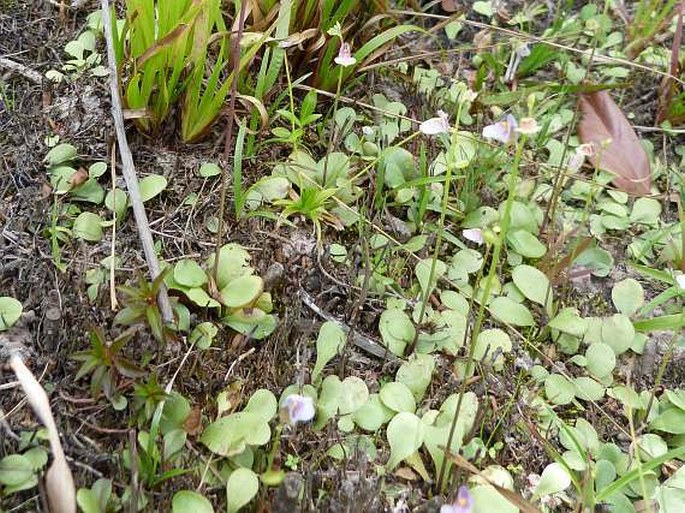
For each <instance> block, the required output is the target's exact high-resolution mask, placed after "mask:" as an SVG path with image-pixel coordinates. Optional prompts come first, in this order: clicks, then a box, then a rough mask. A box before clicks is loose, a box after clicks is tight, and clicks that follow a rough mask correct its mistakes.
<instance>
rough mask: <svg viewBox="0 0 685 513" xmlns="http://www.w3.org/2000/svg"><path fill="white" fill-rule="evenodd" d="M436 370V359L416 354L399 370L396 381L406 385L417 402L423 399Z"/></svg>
mask: <svg viewBox="0 0 685 513" xmlns="http://www.w3.org/2000/svg"><path fill="white" fill-rule="evenodd" d="M434 369H435V359H434V358H433V357H432V356H431V355H428V354H419V353H414V354H413V355H412V356H410V357H409V359H407V361H405V362H404V363H402V365H401V366H400V368H399V369H398V370H397V375H396V376H395V380H396V381H398V382H400V383H404V384H405V385H406V386H407V388H409V390H411V393H412V394H413V395H414V399H415V400H416V401H420V400H421V399H423V395H424V394H425V393H426V389H427V388H428V385H430V382H431V378H432V376H433V370H434Z"/></svg>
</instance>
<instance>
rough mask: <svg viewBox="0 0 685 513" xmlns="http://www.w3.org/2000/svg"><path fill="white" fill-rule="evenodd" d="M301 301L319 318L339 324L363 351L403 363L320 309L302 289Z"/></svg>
mask: <svg viewBox="0 0 685 513" xmlns="http://www.w3.org/2000/svg"><path fill="white" fill-rule="evenodd" d="M300 299H301V300H302V302H303V303H304V304H305V305H307V306H308V307H309V308H310V309H311V310H312V311H314V313H316V314H317V315H318V316H319V317H321V318H322V319H324V320H326V321H330V322H334V323H335V324H337V325H338V326H339V327H340V329H341V330H343V331H344V332H345V333H346V334H348V336H349V339H350V342H352V343H353V344H354V345H355V346H357V347H358V348H359V349H361V350H362V351H365V352H367V353H369V354H372V355H373V356H376V357H378V358H382V359H384V360H389V361H391V362H393V363H396V362H401V361H402V360H401V359H400V358H398V357H397V356H395V355H394V354H392V353H391V352H390V351H388V350H387V348H385V347H383V346H382V345H380V344H379V343H378V342H376V341H374V340H371V339H370V338H368V337H365V336H364V335H362V334H360V333H357V332H355V331H353V330H352V329H351V328H350V327H349V326H348V325H347V324H345V323H343V322H342V321H339V320H338V319H336V318H335V317H334V316H333V315H331V314H330V313H328V312H326V311H324V310H322V309H321V308H319V306H318V305H317V304H316V301H314V298H313V297H312V296H311V295H310V294H309V292H307V291H306V290H304V289H302V288H301V289H300Z"/></svg>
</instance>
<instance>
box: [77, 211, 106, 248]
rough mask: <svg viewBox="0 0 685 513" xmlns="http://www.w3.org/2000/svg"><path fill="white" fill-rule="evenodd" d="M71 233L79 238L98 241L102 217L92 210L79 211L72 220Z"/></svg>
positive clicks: (100, 237) (100, 234)
mask: <svg viewBox="0 0 685 513" xmlns="http://www.w3.org/2000/svg"><path fill="white" fill-rule="evenodd" d="M72 233H73V234H74V237H78V238H79V239H84V240H87V241H90V242H98V241H99V240H100V239H102V219H101V218H100V216H99V215H97V214H94V213H93V212H81V214H79V216H78V217H77V218H76V219H75V220H74V226H73V228H72Z"/></svg>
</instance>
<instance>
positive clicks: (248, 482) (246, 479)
mask: <svg viewBox="0 0 685 513" xmlns="http://www.w3.org/2000/svg"><path fill="white" fill-rule="evenodd" d="M258 491H259V478H258V477H257V474H255V473H254V472H253V471H252V470H250V469H249V468H243V467H241V468H237V469H235V470H234V471H233V472H231V475H230V476H228V481H227V483H226V501H227V506H226V510H227V511H228V513H237V512H238V511H239V510H240V508H242V507H243V506H245V505H247V504H248V503H249V502H250V501H251V500H252V499H253V498H254V497H255V496H256V495H257V492H258ZM191 513H194V512H191Z"/></svg>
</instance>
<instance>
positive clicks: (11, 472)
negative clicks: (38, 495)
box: [0, 454, 35, 486]
mask: <svg viewBox="0 0 685 513" xmlns="http://www.w3.org/2000/svg"><path fill="white" fill-rule="evenodd" d="M34 472H35V471H34V469H33V465H32V464H31V461H30V460H29V459H28V458H26V457H25V456H23V455H22V454H10V455H9V456H5V457H4V458H2V459H1V460H0V484H2V485H4V486H20V485H21V484H23V483H25V482H27V481H29V480H30V479H31V478H32V477H33V475H34Z"/></svg>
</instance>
